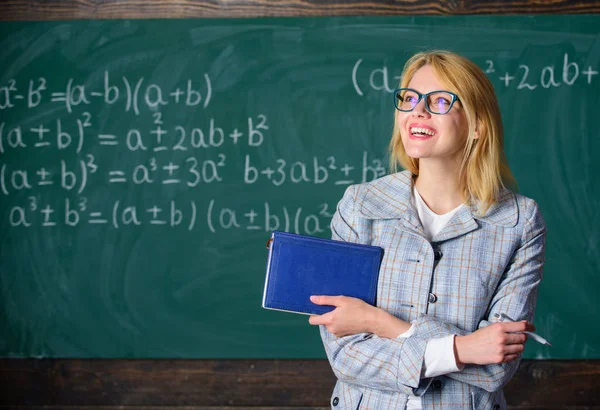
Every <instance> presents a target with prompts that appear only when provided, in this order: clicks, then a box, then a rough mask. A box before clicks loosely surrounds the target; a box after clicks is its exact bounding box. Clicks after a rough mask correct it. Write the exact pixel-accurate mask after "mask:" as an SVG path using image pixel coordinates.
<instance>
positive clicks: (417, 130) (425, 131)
mask: <svg viewBox="0 0 600 410" xmlns="http://www.w3.org/2000/svg"><path fill="white" fill-rule="evenodd" d="M410 132H411V133H413V134H426V135H431V136H433V135H435V132H434V131H432V130H430V129H427V128H419V127H412V128H411V129H410Z"/></svg>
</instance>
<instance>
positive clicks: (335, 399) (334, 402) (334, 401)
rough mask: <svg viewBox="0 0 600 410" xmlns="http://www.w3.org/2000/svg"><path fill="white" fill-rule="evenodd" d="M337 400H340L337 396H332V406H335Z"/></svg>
mask: <svg viewBox="0 0 600 410" xmlns="http://www.w3.org/2000/svg"><path fill="white" fill-rule="evenodd" d="M339 402H340V399H338V398H337V397H334V398H333V401H332V402H331V404H333V405H334V406H337V405H338V403H339Z"/></svg>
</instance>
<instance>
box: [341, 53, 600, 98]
mask: <svg viewBox="0 0 600 410" xmlns="http://www.w3.org/2000/svg"><path fill="white" fill-rule="evenodd" d="M363 63H364V60H363V59H362V58H359V59H358V60H356V62H355V63H354V66H353V67H352V71H351V76H352V85H353V87H354V91H355V92H356V94H358V95H360V96H363V95H364V93H365V91H364V90H365V88H366V89H371V90H375V91H386V92H388V93H392V92H393V91H394V90H395V89H396V88H397V87H398V84H399V81H400V74H396V75H394V74H393V73H392V70H391V69H390V68H389V67H388V66H386V65H383V66H380V67H377V68H367V69H364V70H363V67H362V66H363ZM484 63H485V64H484V66H483V67H482V69H483V70H484V72H485V73H486V74H487V75H488V77H490V80H492V82H495V83H499V84H500V86H501V87H503V88H504V89H515V90H527V91H532V90H535V89H537V88H542V89H547V88H558V87H569V86H572V85H574V84H576V83H581V84H583V85H590V84H592V83H593V82H594V81H596V80H597V77H596V76H597V75H598V71H597V68H596V67H592V65H590V64H582V65H580V64H579V63H578V62H576V61H574V60H573V59H572V57H570V56H569V54H568V53H565V54H564V55H563V58H562V64H561V65H560V66H557V65H555V64H548V65H546V66H544V67H542V68H541V69H540V70H538V71H534V70H532V69H531V68H530V66H529V65H527V64H518V65H517V68H516V69H514V70H513V71H507V70H505V69H502V68H500V67H499V66H498V64H497V63H496V62H495V61H494V60H485V62H484Z"/></svg>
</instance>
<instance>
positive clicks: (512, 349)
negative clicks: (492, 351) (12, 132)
mask: <svg viewBox="0 0 600 410" xmlns="http://www.w3.org/2000/svg"><path fill="white" fill-rule="evenodd" d="M523 350H525V346H524V345H521V344H515V345H508V346H506V347H505V348H504V354H505V355H507V354H519V353H522V352H523Z"/></svg>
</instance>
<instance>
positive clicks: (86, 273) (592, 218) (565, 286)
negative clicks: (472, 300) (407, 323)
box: [0, 15, 600, 358]
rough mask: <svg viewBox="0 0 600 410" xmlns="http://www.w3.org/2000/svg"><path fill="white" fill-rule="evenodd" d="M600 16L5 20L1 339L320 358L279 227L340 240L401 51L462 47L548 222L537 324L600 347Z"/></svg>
mask: <svg viewBox="0 0 600 410" xmlns="http://www.w3.org/2000/svg"><path fill="white" fill-rule="evenodd" d="M599 26H600V17H599V16H585V15H580V16H534V17H531V16H530V17H516V16H497V17H494V16H480V17H472V16H460V17H368V18H359V17H344V18H280V19H249V20H245V19H236V20H233V19H232V20H146V21H144V20H136V21H122V20H121V21H77V22H11V23H0V143H1V145H0V184H1V186H0V244H1V250H0V291H1V302H0V355H2V356H11V357H13V356H14V357H115V358H129V357H131V358H145V357H149V358H160V357H169V358H178V357H185V358H321V357H324V354H323V349H322V345H321V342H320V339H319V336H318V332H317V329H316V328H314V327H311V326H309V325H308V323H307V318H306V317H305V316H296V315H292V314H286V313H280V312H272V311H266V310H263V309H261V307H260V304H261V299H262V288H263V282H264V271H265V263H266V257H267V251H266V249H265V242H266V240H267V239H268V237H269V233H270V231H271V230H273V229H279V230H286V231H291V232H298V233H304V234H311V235H316V236H321V237H329V235H330V231H329V227H328V224H329V220H330V217H331V214H332V213H333V211H334V209H335V206H336V203H337V201H338V200H339V199H340V198H341V196H342V194H343V191H344V189H345V188H346V187H347V186H348V185H349V184H351V183H359V182H363V181H369V180H372V179H374V178H377V177H380V176H382V175H384V174H385V172H386V163H387V157H386V147H387V143H388V139H389V137H390V133H391V128H392V117H393V110H394V108H393V105H392V98H391V93H390V91H391V89H392V88H394V85H395V84H396V83H397V82H398V76H399V75H400V73H401V69H402V67H403V65H404V63H405V61H406V59H407V58H408V57H409V56H410V55H412V54H413V53H414V52H416V51H418V50H423V49H431V48H440V49H451V50H455V51H457V52H459V53H461V54H464V55H466V56H468V57H470V58H471V59H473V60H474V61H475V62H476V63H477V64H479V65H480V66H481V67H482V68H483V69H484V70H485V71H486V73H487V74H488V76H489V78H490V79H491V80H492V82H493V84H494V86H495V87H496V90H497V93H498V96H499V99H500V103H501V107H502V111H503V115H504V123H505V131H506V151H507V155H508V158H509V162H510V164H511V167H512V169H513V171H514V173H515V175H516V177H517V180H518V182H519V184H520V191H521V192H522V193H523V194H525V195H527V196H530V197H533V198H534V199H536V200H537V201H538V202H539V204H540V206H541V209H542V211H543V214H544V216H545V217H546V219H547V223H548V249H547V265H546V270H545V279H544V282H543V284H542V286H541V289H540V295H539V301H538V309H537V317H536V325H537V328H538V330H539V332H540V333H541V334H542V335H544V336H546V337H547V338H548V339H549V340H550V341H551V342H553V344H554V347H553V348H551V349H550V348H546V347H542V346H540V345H537V344H533V343H530V344H529V345H528V348H527V351H526V356H527V357H530V358H598V357H600V331H599V327H598V326H597V323H598V322H599V321H600V317H599V315H598V309H597V307H598V300H597V299H596V294H597V293H598V292H597V290H598V288H599V287H600V276H599V275H598V273H599V271H600V269H599V268H600V247H599V242H600V184H599V183H598V179H597V178H596V177H594V175H597V173H596V172H594V171H595V170H596V169H597V166H598V160H600V134H599V131H598V127H597V123H596V122H597V118H598V107H600V75H599V74H598V71H600V36H599V35H598V27H599Z"/></svg>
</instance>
